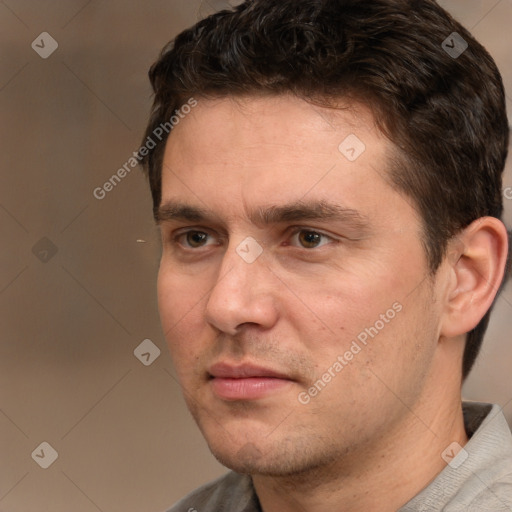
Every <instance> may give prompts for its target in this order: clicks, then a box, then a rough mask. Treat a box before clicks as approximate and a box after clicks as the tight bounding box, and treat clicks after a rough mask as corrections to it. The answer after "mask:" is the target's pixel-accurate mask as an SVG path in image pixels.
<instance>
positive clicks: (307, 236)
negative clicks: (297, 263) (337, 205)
mask: <svg viewBox="0 0 512 512" xmlns="http://www.w3.org/2000/svg"><path fill="white" fill-rule="evenodd" d="M321 241H322V235H321V234H320V233H316V232H315V231H301V232H300V233H299V242H300V243H301V245H302V246H303V247H305V248H306V249H314V248H315V247H318V245H319V244H320V242H321Z"/></svg>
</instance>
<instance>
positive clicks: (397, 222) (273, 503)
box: [141, 0, 512, 512]
mask: <svg viewBox="0 0 512 512" xmlns="http://www.w3.org/2000/svg"><path fill="white" fill-rule="evenodd" d="M150 77H151V81H152V85H153V88H154V90H155V103H154V108H153V112H152V116H151V119H150V123H149V126H148V128H147V132H146V135H145V143H144V144H145V147H144V148H143V154H142V153H141V154H142V156H143V158H144V164H145V166H146V169H147V172H148V175H149V181H150V185H151V191H152V196H153V202H154V215H155V219H156V221H157V222H158V224H159V226H160V229H161V235H162V259H161V264H160V272H159V277H158V298H159V308H160V315H161V320H162V325H163V329H164V332H165V336H166V338H167V340H168V343H169V347H170V351H171V355H172V357H173V360H174V363H175V366H176V369H177V373H178V376H179V380H180V383H181V385H182V388H183V392H184V396H185V399H186V401H187V404H188V407H189V408H190V411H191V413H192V415H193V416H194V418H195V420H196V422H197V424H198V426H199V428H200V429H201V431H202V433H203V435H204V436H205V438H206V441H207V442H208V445H209V447H210V449H211V451H212V453H213V454H214V455H215V457H216V458H217V459H218V460H219V461H220V462H221V463H222V464H224V465H225V466H227V467H228V468H230V469H232V470H233V471H232V472H230V473H229V474H228V475H226V476H225V477H223V478H221V479H219V480H217V481H215V482H213V483H211V484H208V485H206V486H204V487H202V488H200V489H198V490H197V491H195V492H193V493H192V494H191V495H189V496H188V497H186V498H184V499H183V500H182V501H180V502H179V503H178V504H176V505H175V506H174V507H173V508H172V509H171V510H172V511H198V512H211V511H229V512H235V511H236V512H253V511H258V510H259V511H264V512H292V511H293V512H296V511H304V512H324V511H337V512H339V511H343V512H353V511H365V512H366V511H379V512H388V511H389V512H391V511H396V510H400V511H402V512H403V511H407V512H409V511H429V512H430V511H437V510H447V511H448V510H449V511H459V510H472V511H491V510H492V511H493V512H495V511H510V510H512V439H511V434H510V431H509V429H508V427H507V424H506V422H505V419H504V416H503V414H502V412H501V409H500V408H499V407H498V406H491V405H486V404H470V403H465V404H462V403H461V384H462V381H463V379H464V378H465V377H466V376H467V375H468V373H469V371H470V369H471V366H472V365H473V363H474V360H475V358H476V356H477V354H478V350H479V347H480V344H481V342H482V337H483V335H484V332H485V329H486V326H487V323H488V320H489V311H490V309H491V306H492V304H493V301H494V300H495V297H496V295H497V291H498V289H499V288H500V285H501V284H502V282H503V280H504V274H505V268H506V262H507V253H508V236H507V230H506V228H505V227H504V225H503V223H502V222H501V221H500V217H501V214H502V196H501V175H502V172H503V168H504V162H505V158H506V154H507V147H508V124H507V119H506V115H505V101H504V91H503V85H502V81H501V78H500V75H499V72H498V70H497V69H496V66H495V64H494V62H493V60H492V59H491V57H490V56H489V55H488V53H487V52H486V51H485V49H484V48H483V47H482V46H481V45H480V44H479V43H478V42H477V41H475V40H474V39H473V38H472V37H471V35H470V34H469V33H468V32H467V31H466V30H465V29H464V28H463V27H462V26H461V25H459V24H458V23H456V22H455V21H454V20H453V19H452V18H451V17H450V16H449V15H448V14H447V13H446V12H445V11H444V10H443V9H441V8H440V7H439V6H438V5H437V4H436V3H435V2H434V1H432V0H421V1H412V0H372V1H371V2H370V1H368V2H364V1H360V0H323V1H321V0H280V1H279V2H275V1H273V0H252V1H251V0H248V1H246V2H245V3H244V4H242V5H240V6H239V7H237V8H236V10H234V11H233V12H231V11H222V12H219V13H217V14H215V15H213V16H211V17H209V18H207V19H204V20H203V21H201V22H199V23H198V24H197V25H196V26H194V27H192V28H191V29H189V30H186V31H184V32H183V33H181V34H180V35H179V36H178V37H177V38H176V39H175V41H174V42H172V43H171V44H170V45H169V46H168V47H166V48H165V49H164V50H163V52H162V54H161V56H160V58H159V60H158V61H157V62H156V63H155V65H154V66H153V67H152V69H151V72H150Z"/></svg>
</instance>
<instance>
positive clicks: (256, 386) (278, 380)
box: [208, 363, 294, 401]
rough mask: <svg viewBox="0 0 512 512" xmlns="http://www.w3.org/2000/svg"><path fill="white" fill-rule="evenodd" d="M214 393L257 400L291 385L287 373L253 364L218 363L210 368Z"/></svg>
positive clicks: (235, 398) (229, 397) (231, 398)
mask: <svg viewBox="0 0 512 512" xmlns="http://www.w3.org/2000/svg"><path fill="white" fill-rule="evenodd" d="M208 378H209V384H210V385H211V387H212V391H213V393H214V394H215V395H216V396H217V397H218V398H220V399H222V400H228V401H234V400H257V399H260V398H264V397H267V396H270V395H273V394H275V393H277V392H279V391H282V390H283V389H284V388H286V387H288V386H290V385H291V384H292V383H293V382H294V380H293V379H292V378H291V377H290V376H288V375H286V374H285V373H282V372H279V371H276V370H273V369H270V368H265V367H262V366H257V365H252V364H242V365H233V364H229V363H217V364H215V365H213V366H212V367H211V368H210V369H209V370H208Z"/></svg>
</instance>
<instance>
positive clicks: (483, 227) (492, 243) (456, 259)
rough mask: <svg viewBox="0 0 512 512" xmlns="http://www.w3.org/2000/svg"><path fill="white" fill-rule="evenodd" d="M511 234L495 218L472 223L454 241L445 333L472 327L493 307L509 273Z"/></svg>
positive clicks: (449, 256)
mask: <svg viewBox="0 0 512 512" xmlns="http://www.w3.org/2000/svg"><path fill="white" fill-rule="evenodd" d="M507 253H508V234H507V230H506V228H505V226H504V225H503V223H502V222H501V221H500V220H499V219H496V218H494V217H482V218H480V219H477V220H475V221H474V222H472V223H471V224H470V225H469V226H468V227H467V228H465V229H464V230H463V231H462V232H461V233H459V234H458V235H457V236H456V237H455V238H454V239H453V240H452V241H450V247H449V249H448V255H447V257H446V260H447V263H448V265H449V266H450V268H449V272H450V276H451V280H450V284H449V289H448V293H447V295H446V302H445V308H444V315H443V318H442V324H441V335H442V336H444V337H447V338H452V337H455V336H458V335H461V334H465V333H467V332H469V331H470V330H472V329H473V328H474V327H476V325H477V324H478V322H480V320H481V319H482V317H483V316H484V315H485V313H486V312H487V311H488V310H489V308H490V307H491V305H492V303H493V301H494V298H495V296H496V294H497V292H498V290H499V287H500V285H501V282H502V280H503V276H504V273H505V265H506V261H507Z"/></svg>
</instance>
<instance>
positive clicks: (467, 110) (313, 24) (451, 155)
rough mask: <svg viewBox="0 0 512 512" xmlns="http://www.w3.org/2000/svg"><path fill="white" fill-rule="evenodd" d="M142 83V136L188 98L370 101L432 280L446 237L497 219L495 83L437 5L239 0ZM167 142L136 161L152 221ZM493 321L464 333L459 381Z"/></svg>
mask: <svg viewBox="0 0 512 512" xmlns="http://www.w3.org/2000/svg"><path fill="white" fill-rule="evenodd" d="M454 33H456V34H454ZM456 44H457V46H456ZM465 44H467V45H468V47H467V49H465V51H462V53H461V54H460V55H457V53H454V52H450V49H455V50H457V49H458V50H460V51H461V50H463V49H464V45H465ZM460 51H459V53H460ZM149 76H150V80H151V84H152V86H153V90H154V92H155V100H154V105H153V110H152V114H151V118H150V121H149V124H148V127H147V130H146V134H145V140H147V138H148V137H151V135H152V134H153V133H154V132H155V130H156V129H158V127H159V126H162V124H164V123H166V122H168V121H169V119H170V118H171V117H172V116H173V115H174V114H175V113H176V112H177V111H179V109H180V107H181V105H183V104H185V103H186V102H187V100H188V99H189V98H190V97H191V96H196V97H225V96H234V95H246V94H249V95H250V94H262V93H263V94H285V93H292V94H294V95H296V96H298V97H300V98H303V99H305V100H307V101H312V102H315V103H321V104H324V105H325V106H332V105H334V104H335V103H336V99H340V98H344V99H347V98H348V99H351V100H354V101H357V102H360V103H363V104H365V105H368V106H369V107H370V108H371V109H372V111H373V113H374V116H375V120H376V122H377V123H378V125H379V127H380V128H381V130H382V131H383V133H385V134H386V135H387V136H388V138H389V139H390V140H391V141H392V142H393V143H394V145H395V146H396V148H397V151H396V158H395V162H394V164H395V165H393V168H392V169H391V170H390V172H389V178H390V181H391V183H392V184H393V186H395V187H396V188H397V189H398V190H400V191H401V192H403V193H405V194H406V195H408V196H410V197H411V198H412V199H413V201H414V203H415V206H416V208H417V209H418V211H419V212H420V214H421V217H422V219H423V229H424V237H423V243H424V247H425V251H426V255H427V258H428V262H429V267H430V270H431V274H432V275H433V274H434V273H435V271H436V270H437V268H438V267H439V265H440V263H441V261H442V259H443V257H444V254H445V251H446V247H447V243H448V241H449V240H450V238H452V237H453V236H454V235H456V234H457V233H458V232H459V231H460V230H462V229H463V228H465V227H466V226H468V225H469V224H470V223H471V222H473V221H474V220H476V219H477V218H480V217H483V216H492V217H497V218H501V216H502V212H503V200H502V173H503V169H504V166H505V159H506V156H507V150H508V138H509V127H508V122H507V117H506V107H505V93H504V88H503V82H502V79H501V75H500V73H499V71H498V69H497V67H496V64H495V63H494V61H493V59H492V58H491V56H490V55H489V53H488V52H487V51H486V50H485V48H484V47H483V46H482V45H480V44H479V43H478V42H477V41H476V40H475V39H474V38H473V37H472V36H471V35H470V33H469V32H468V31H467V30H466V29H465V28H464V27H462V26H461V25H460V24H459V23H458V22H456V21H455V20H454V19H453V18H452V17H451V16H450V15H449V14H448V13H447V12H446V11H445V10H444V9H442V8H441V7H440V6H439V5H438V4H437V3H436V2H435V1H433V0H372V1H371V2H362V1H360V0H279V1H278V2H276V1H275V0H246V1H245V2H244V3H243V4H241V5H239V6H238V7H237V8H236V9H234V10H233V11H228V10H225V11H221V12H219V13H216V14H214V15H212V16H210V17H208V18H206V19H204V20H202V21H200V22H199V23H197V24H196V25H195V26H193V27H191V28H189V29H188V30H185V31H183V32H182V33H180V34H179V35H178V36H177V37H176V38H175V39H174V40H173V41H171V42H170V43H169V44H168V45H167V46H166V47H165V48H164V49H163V50H162V53H161V55H160V57H159V59H158V60H157V62H155V64H154V65H153V66H152V67H151V70H150V72H149ZM169 131H171V130H169ZM166 140H167V134H166V136H164V137H161V140H160V141H159V142H158V144H157V145H156V147H154V148H153V149H151V150H150V151H149V152H148V153H147V154H146V155H145V156H144V157H143V158H141V160H142V161H143V166H144V168H145V170H146V171H147V174H148V177H149V182H150V186H151V192H152V197H153V207H154V212H155V214H156V210H157V209H158V207H159V205H160V201H161V172H162V159H163V153H164V148H165V142H166ZM489 315H490V310H489V311H488V312H487V313H486V315H485V316H484V317H483V318H482V320H481V321H480V323H479V324H478V325H477V326H476V327H475V328H474V329H473V330H472V331H471V332H469V333H468V336H467V341H466V348H465V353H464V362H463V369H462V373H463V378H465V377H466V376H467V375H468V373H469V371H470V369H471V367H472V366H473V363H474V361H475V359H476V357H477V355H478V352H479V350H480V346H481V343H482V339H483V336H484V333H485V331H486V328H487V325H488V322H489Z"/></svg>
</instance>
